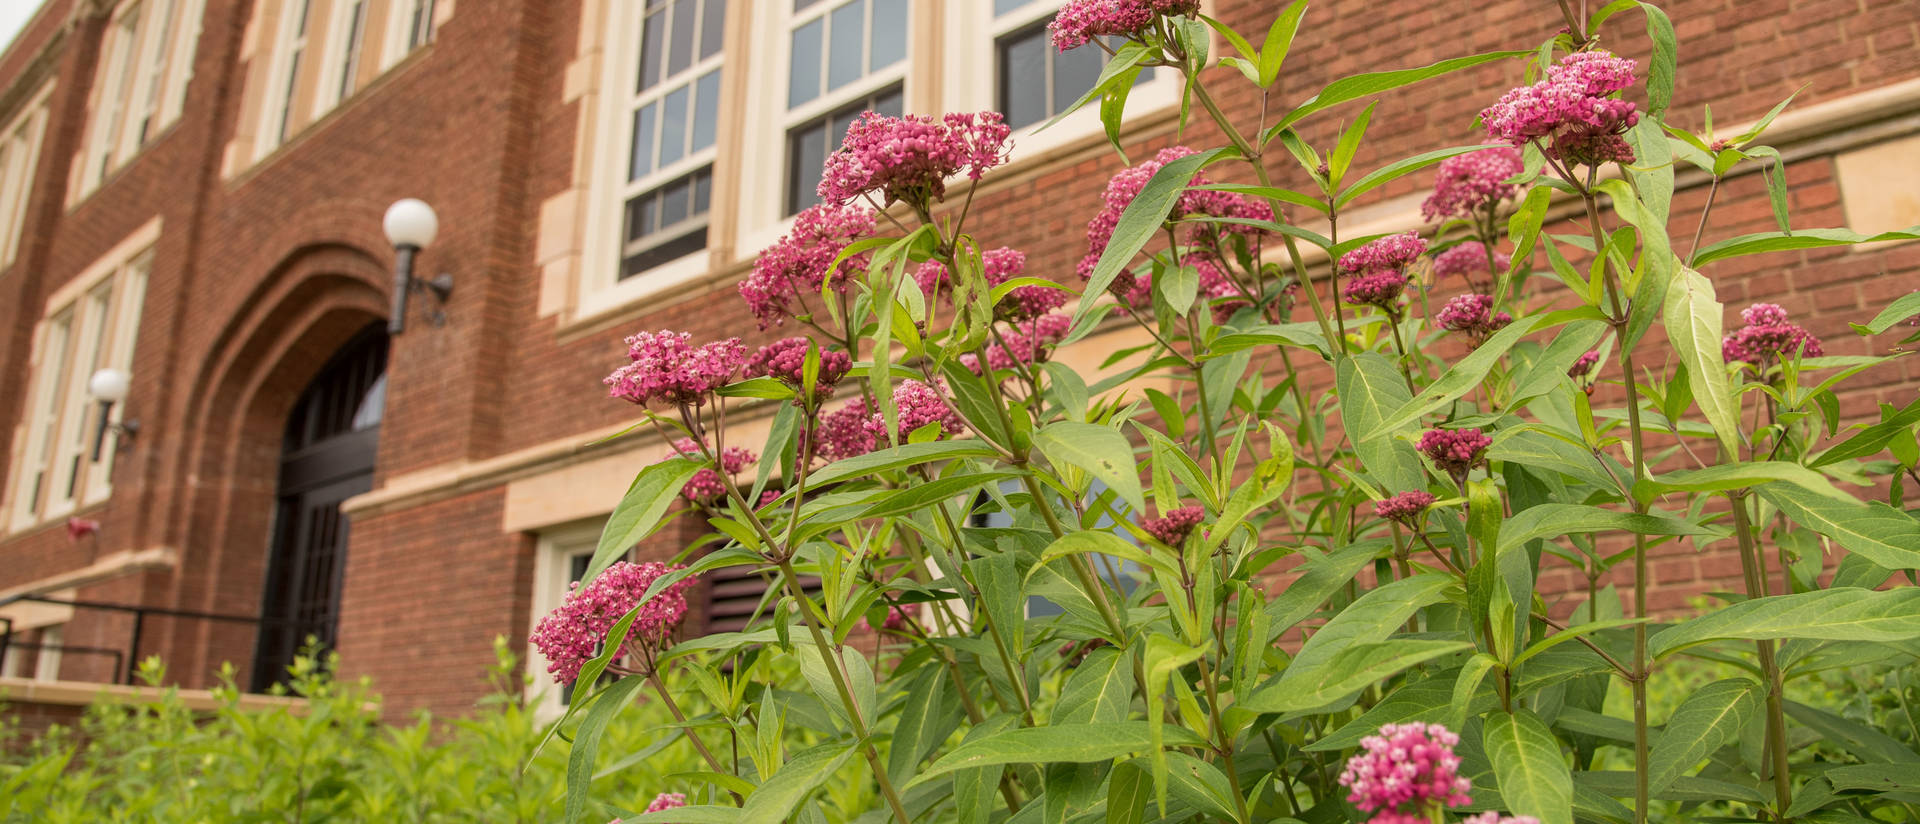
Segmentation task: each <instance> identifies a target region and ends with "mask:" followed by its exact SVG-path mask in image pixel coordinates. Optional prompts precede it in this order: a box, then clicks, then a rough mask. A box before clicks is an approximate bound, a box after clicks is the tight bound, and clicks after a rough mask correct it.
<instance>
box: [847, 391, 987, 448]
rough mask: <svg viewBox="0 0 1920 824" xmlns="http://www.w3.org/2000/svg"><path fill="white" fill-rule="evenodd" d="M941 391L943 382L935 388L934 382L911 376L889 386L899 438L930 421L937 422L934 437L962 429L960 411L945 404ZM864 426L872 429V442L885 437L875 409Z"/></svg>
mask: <svg viewBox="0 0 1920 824" xmlns="http://www.w3.org/2000/svg"><path fill="white" fill-rule="evenodd" d="M945 393H946V385H945V384H944V383H940V384H938V385H937V388H936V386H934V385H928V384H927V383H925V382H922V381H917V380H914V379H912V378H908V379H906V380H903V381H901V382H900V383H899V384H897V385H895V386H894V387H893V407H894V413H895V415H896V419H897V421H898V423H899V424H900V428H899V430H898V433H897V434H898V436H899V438H900V440H901V441H905V440H906V439H907V436H908V435H912V434H913V433H914V431H915V430H918V429H919V428H920V427H923V426H926V425H928V424H931V423H936V422H937V423H939V424H940V432H939V434H938V435H936V437H942V438H944V437H951V436H954V435H958V434H960V431H961V430H962V429H964V428H966V424H965V422H963V421H962V420H961V419H960V413H959V412H955V411H954V409H953V406H952V405H951V404H949V403H947V399H946V397H945ZM867 426H868V428H869V429H871V430H872V431H873V436H874V442H875V443H880V442H882V441H885V440H886V437H887V421H886V416H885V415H883V414H882V413H880V412H879V411H875V412H874V413H873V416H872V417H871V418H869V419H868V423H867Z"/></svg>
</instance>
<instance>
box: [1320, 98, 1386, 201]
mask: <svg viewBox="0 0 1920 824" xmlns="http://www.w3.org/2000/svg"><path fill="white" fill-rule="evenodd" d="M1378 105H1380V101H1378V100H1376V101H1374V102H1372V103H1368V104H1367V107H1366V108H1365V109H1362V110H1361V111H1360V116H1359V117H1356V118H1354V119H1353V123H1352V124H1351V125H1349V126H1347V128H1346V130H1345V131H1343V132H1341V133H1340V142H1339V143H1337V144H1335V145H1334V147H1333V154H1332V155H1329V156H1328V157H1327V184H1328V185H1329V186H1334V187H1338V186H1339V185H1340V179H1341V178H1343V177H1345V176H1346V174H1347V168H1348V167H1349V166H1352V165H1353V155H1354V153H1355V152H1358V151H1360V139H1361V138H1362V137H1365V136H1366V134H1367V124H1369V123H1372V122H1373V109H1374V107H1375V106H1378Z"/></svg>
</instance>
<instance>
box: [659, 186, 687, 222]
mask: <svg viewBox="0 0 1920 824" xmlns="http://www.w3.org/2000/svg"><path fill="white" fill-rule="evenodd" d="M692 195H693V181H691V180H688V179H686V178H681V179H679V180H676V181H674V182H672V183H669V184H667V186H666V188H665V189H664V190H663V191H662V192H661V193H660V225H661V226H663V227H665V226H672V225H673V224H675V223H679V222H680V221H683V220H686V219H687V205H688V202H689V201H691V200H692V199H693V197H692Z"/></svg>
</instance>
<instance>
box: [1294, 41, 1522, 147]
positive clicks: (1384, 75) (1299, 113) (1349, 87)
mask: <svg viewBox="0 0 1920 824" xmlns="http://www.w3.org/2000/svg"><path fill="white" fill-rule="evenodd" d="M1527 54H1528V52H1525V51H1503V52H1488V53H1486V54H1475V55H1470V56H1467V57H1455V58H1452V59H1450V60H1442V61H1440V62H1438V63H1434V64H1432V65H1429V66H1421V67H1420V68H1417V69H1398V70H1394V71H1384V72H1368V73H1366V74H1356V75H1353V76H1351V77H1343V78H1341V79H1339V80H1335V81H1333V82H1332V83H1329V84H1327V86H1326V88H1323V89H1321V90H1320V93H1319V94H1316V95H1314V96H1312V97H1309V98H1307V101H1306V102H1305V103H1302V104H1300V106H1299V107H1298V108H1296V109H1294V110H1293V111H1291V112H1288V113H1287V115H1286V116H1285V117H1282V118H1280V122H1278V123H1275V124H1274V125H1273V128H1271V129H1268V130H1267V132H1266V134H1265V135H1264V136H1263V138H1262V140H1263V141H1265V140H1272V139H1273V136H1274V135H1277V134H1279V133H1280V132H1281V131H1282V130H1284V129H1286V128H1287V127H1289V126H1292V125H1293V124H1295V123H1298V122H1300V121H1301V120H1303V119H1305V118H1306V117H1307V116H1308V115H1311V114H1313V113H1315V112H1318V111H1320V110H1322V109H1327V108H1331V107H1333V106H1337V105H1340V104H1341V103H1345V102H1347V101H1349V100H1358V99H1360V98H1362V97H1371V96H1373V95H1376V94H1380V93H1381V92H1385V91H1388V90H1391V89H1397V88H1400V87H1401V86H1407V85H1411V84H1414V83H1418V82H1420V81H1422V80H1430V79H1432V78H1435V77H1439V76H1441V75H1443V74H1447V73H1449V72H1456V71H1459V70H1461V69H1467V68H1472V67H1474V66H1478V65H1482V64H1485V63H1491V62H1493V61H1495V60H1505V59H1507V58H1510V57H1525V56H1526V55H1527Z"/></svg>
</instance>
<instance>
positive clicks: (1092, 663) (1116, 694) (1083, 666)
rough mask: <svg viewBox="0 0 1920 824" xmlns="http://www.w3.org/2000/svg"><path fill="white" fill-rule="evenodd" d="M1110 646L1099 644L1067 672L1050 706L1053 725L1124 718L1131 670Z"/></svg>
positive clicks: (1130, 694) (1128, 704)
mask: <svg viewBox="0 0 1920 824" xmlns="http://www.w3.org/2000/svg"><path fill="white" fill-rule="evenodd" d="M1125 663H1126V657H1125V656H1123V655H1121V654H1120V653H1119V651H1117V650H1115V649H1114V648H1113V647H1101V648H1099V649H1096V650H1094V651H1093V652H1091V653H1089V654H1088V655H1087V659H1086V660H1085V661H1081V662H1080V665H1079V666H1077V667H1074V668H1073V671H1072V672H1070V673H1068V674H1067V682H1066V684H1065V685H1063V686H1061V688H1060V701H1059V703H1057V704H1055V705H1054V713H1053V718H1052V719H1051V720H1050V721H1049V723H1050V724H1052V725H1053V726H1056V727H1058V726H1065V725H1070V724H1106V723H1112V722H1115V721H1125V720H1127V709H1128V708H1129V707H1131V706H1132V705H1133V671H1132V670H1131V669H1130V668H1128V667H1126V666H1124V664H1125Z"/></svg>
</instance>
